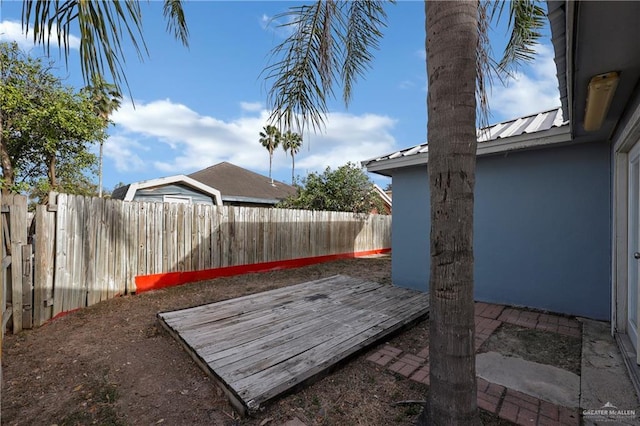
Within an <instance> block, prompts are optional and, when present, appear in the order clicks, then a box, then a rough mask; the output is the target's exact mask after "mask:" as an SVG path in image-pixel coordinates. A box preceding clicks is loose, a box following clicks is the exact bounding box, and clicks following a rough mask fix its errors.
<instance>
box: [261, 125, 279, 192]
mask: <svg viewBox="0 0 640 426" xmlns="http://www.w3.org/2000/svg"><path fill="white" fill-rule="evenodd" d="M281 138H282V134H281V133H280V130H278V128H277V127H276V126H265V127H263V128H262V131H261V132H260V143H261V144H262V146H263V147H265V148H266V149H267V151H269V179H271V184H272V185H273V178H272V177H271V165H272V163H273V152H274V151H275V150H276V148H277V147H278V145H280V139H281Z"/></svg>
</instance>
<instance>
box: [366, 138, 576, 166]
mask: <svg viewBox="0 0 640 426" xmlns="http://www.w3.org/2000/svg"><path fill="white" fill-rule="evenodd" d="M570 141H571V132H570V129H569V126H562V127H552V128H551V129H548V130H543V131H540V132H536V133H523V134H521V135H518V136H512V137H510V138H504V139H502V138H500V139H493V140H490V141H487V142H482V143H479V144H478V150H477V155H478V157H481V156H484V155H490V154H496V153H500V152H508V151H516V150H520V149H529V148H537V147H543V146H547V145H554V144H559V143H566V142H570ZM427 147H428V145H426V146H424V147H423V148H422V150H420V153H419V154H414V155H410V156H402V155H397V156H395V157H394V158H391V156H389V158H388V159H383V160H375V159H374V160H368V161H363V165H364V166H365V167H366V168H367V171H370V172H383V171H386V170H393V169H399V168H403V167H410V166H417V165H421V164H427V162H428V161H429V153H428V150H427V149H425V148H427ZM411 151H413V149H411ZM381 174H385V173H381Z"/></svg>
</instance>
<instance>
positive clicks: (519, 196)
mask: <svg viewBox="0 0 640 426" xmlns="http://www.w3.org/2000/svg"><path fill="white" fill-rule="evenodd" d="M610 167H611V166H610V147H609V146H608V144H604V143H598V144H595V143H592V144H583V145H575V146H566V147H555V148H547V149H541V150H535V151H527V152H514V153H510V154H506V155H505V154H502V155H496V156H490V157H481V158H479V159H478V163H477V171H476V204H475V219H474V224H475V241H474V244H475V296H476V299H477V300H481V301H486V302H492V303H505V304H511V305H518V306H528V307H532V308H538V309H544V310H549V311H552V312H563V313H568V314H574V315H581V316H585V317H589V318H595V319H602V320H608V319H609V318H610V305H611V303H610V300H611V294H610V277H611V273H610V269H611V266H610V265H611V243H610V229H611V214H610V211H611V209H610V205H611V204H610V203H611V200H610V191H611V183H610ZM428 196H429V190H428V178H427V169H426V166H423V167H413V168H407V169H402V170H400V171H397V172H395V173H394V175H393V216H394V217H393V240H392V245H393V255H392V274H393V282H394V284H396V285H399V286H403V287H410V288H415V289H420V290H425V291H426V290H427V282H428V277H429V267H430V266H429V264H430V262H429V255H428V252H429V240H428V238H429V237H428V236H429V206H428Z"/></svg>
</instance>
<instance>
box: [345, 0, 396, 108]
mask: <svg viewBox="0 0 640 426" xmlns="http://www.w3.org/2000/svg"><path fill="white" fill-rule="evenodd" d="M386 18H387V14H386V12H385V10H384V2H383V1H366V2H365V1H352V2H348V3H347V20H346V26H347V27H346V34H345V37H344V40H343V43H344V47H345V52H344V63H343V66H342V80H343V86H344V90H343V99H344V102H345V104H348V103H349V101H350V100H351V91H352V87H353V83H354V82H355V80H356V78H357V77H358V76H363V75H364V74H365V72H366V71H368V70H369V69H370V68H371V61H372V60H373V53H372V52H371V50H372V49H378V48H379V46H380V43H379V40H380V39H381V38H382V27H386Z"/></svg>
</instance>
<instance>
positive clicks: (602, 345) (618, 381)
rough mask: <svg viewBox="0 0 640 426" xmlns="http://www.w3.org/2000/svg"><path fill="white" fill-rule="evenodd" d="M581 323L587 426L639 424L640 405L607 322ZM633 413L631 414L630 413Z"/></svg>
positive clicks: (582, 390)
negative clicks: (598, 425)
mask: <svg viewBox="0 0 640 426" xmlns="http://www.w3.org/2000/svg"><path fill="white" fill-rule="evenodd" d="M580 321H581V322H582V369H581V381H580V407H581V408H582V410H583V421H584V424H585V425H597V424H605V423H606V424H612V422H613V423H614V424H622V425H637V424H640V420H639V418H638V415H639V414H640V403H639V402H638V397H637V396H636V392H635V390H634V388H633V384H632V383H631V379H629V376H628V375H627V370H626V367H625V365H624V360H623V359H622V356H621V355H620V351H619V350H618V347H617V345H616V342H615V340H614V339H613V337H611V325H610V324H609V323H607V322H600V321H593V320H588V319H580ZM632 411H633V412H634V414H631V412H632Z"/></svg>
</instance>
